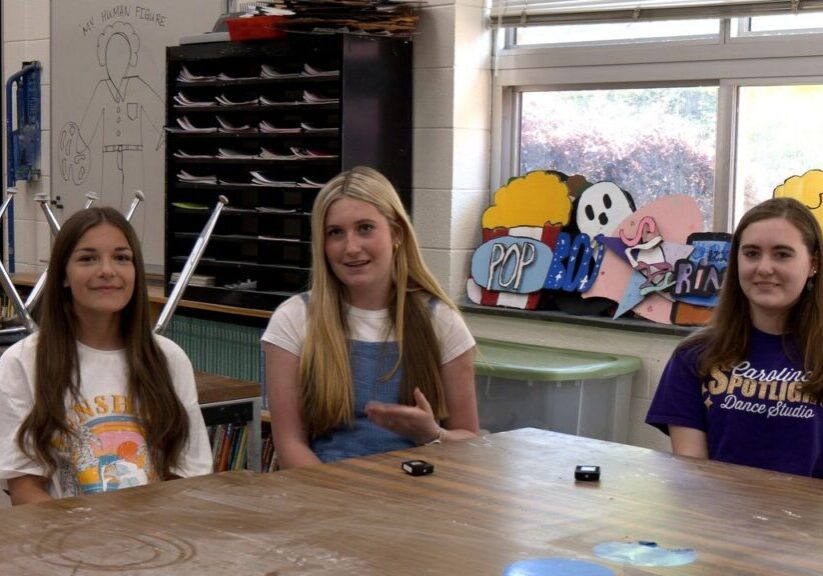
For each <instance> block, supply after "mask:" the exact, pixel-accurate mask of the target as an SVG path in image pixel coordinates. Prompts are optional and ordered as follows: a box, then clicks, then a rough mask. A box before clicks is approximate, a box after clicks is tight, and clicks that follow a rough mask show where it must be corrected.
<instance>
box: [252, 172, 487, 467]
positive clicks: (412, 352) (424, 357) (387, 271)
mask: <svg viewBox="0 0 823 576" xmlns="http://www.w3.org/2000/svg"><path fill="white" fill-rule="evenodd" d="M262 340H263V348H264V350H265V352H266V383H267V386H268V394H269V406H270V408H271V413H272V429H273V433H274V442H275V448H276V453H277V460H278V464H279V466H280V467H281V468H291V467H296V466H306V465H309V464H315V463H318V462H329V461H332V460H338V459H341V458H348V457H353V456H363V455H366V454H373V453H377V452H386V451H389V450H398V449H401V448H408V447H411V446H415V445H419V444H426V443H431V442H441V441H453V440H459V439H462V438H468V437H471V436H474V435H475V434H476V433H477V431H478V423H477V404H476V400H475V389H474V363H473V359H474V356H473V354H474V339H473V338H472V337H471V334H470V333H469V331H468V329H467V328H466V325H465V323H464V322H463V320H462V318H461V317H460V314H459V313H458V311H457V309H456V307H455V305H454V304H453V303H452V301H451V300H450V299H449V297H448V296H447V295H446V294H445V293H444V292H443V290H442V289H441V288H440V286H438V284H437V281H436V280H435V279H434V277H433V276H432V274H431V272H429V270H428V268H427V267H426V265H425V263H424V262H423V258H422V256H421V254H420V249H419V247H418V244H417V239H416V237H415V233H414V229H413V228H412V226H411V222H410V221H409V217H408V215H407V214H406V211H405V209H404V208H403V205H402V203H401V202H400V198H399V197H398V195H397V192H396V191H395V189H394V187H393V186H392V185H391V183H390V182H389V181H388V180H387V179H386V178H385V177H384V176H383V175H382V174H380V173H379V172H377V171H376V170H373V169H371V168H367V167H362V166H361V167H356V168H353V169H351V170H348V171H346V172H343V173H341V174H339V175H338V176H336V177H335V178H333V179H332V180H331V181H330V182H329V183H328V184H326V186H325V187H324V188H323V190H321V191H320V193H319V195H318V196H317V199H316V200H315V203H314V208H313V210H312V282H311V292H310V293H305V294H301V295H297V296H294V297H292V298H290V299H289V300H287V301H286V302H284V303H283V304H281V305H280V306H279V307H278V308H277V310H275V312H274V314H273V316H272V318H271V321H270V322H269V325H268V327H267V329H266V332H265V333H264V335H263V338H262Z"/></svg>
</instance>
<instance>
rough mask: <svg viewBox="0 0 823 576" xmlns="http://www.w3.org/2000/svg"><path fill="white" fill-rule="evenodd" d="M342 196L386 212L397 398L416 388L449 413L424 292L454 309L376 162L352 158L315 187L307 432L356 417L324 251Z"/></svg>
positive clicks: (340, 290) (338, 306)
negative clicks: (391, 249)
mask: <svg viewBox="0 0 823 576" xmlns="http://www.w3.org/2000/svg"><path fill="white" fill-rule="evenodd" d="M341 198H352V199H355V200H360V201H363V202H367V203H369V204H371V205H372V206H374V207H375V208H377V210H378V211H379V212H380V213H381V214H382V215H383V216H384V217H385V218H386V220H388V222H389V225H390V226H391V227H392V229H393V231H394V233H395V237H396V238H397V239H398V240H399V242H400V243H399V245H398V246H397V247H396V248H397V249H396V251H395V255H394V262H393V269H392V280H393V289H392V293H391V294H390V296H389V315H390V318H391V321H392V324H393V327H394V329H395V333H396V337H397V345H398V348H399V351H400V360H399V362H398V364H397V365H396V366H395V367H394V369H393V370H392V372H390V373H389V374H387V375H386V376H390V375H391V373H393V372H394V370H397V369H401V370H402V380H401V386H400V401H401V402H402V403H404V404H414V388H415V387H417V388H420V390H421V392H423V394H424V395H425V396H426V398H427V399H428V401H429V402H430V403H431V406H432V410H433V411H434V415H435V418H437V419H444V418H446V417H447V416H448V414H447V410H446V400H445V395H444V393H443V383H442V382H441V379H440V350H439V347H438V345H437V338H436V337H435V333H434V327H433V326H432V322H431V317H430V311H429V300H430V299H431V298H432V297H434V298H437V299H439V300H441V301H442V302H444V303H445V304H446V305H448V306H450V307H451V308H453V309H455V310H456V309H457V308H456V306H455V305H454V303H453V302H452V301H451V299H450V298H449V297H448V296H447V295H446V293H445V292H444V291H443V289H442V288H440V286H439V285H438V284H437V280H435V278H434V275H433V274H432V273H431V272H430V271H429V269H428V267H427V266H426V264H425V262H424V261H423V257H422V255H421V253H420V247H419V245H418V243H417V237H416V235H415V233H414V228H412V225H411V220H410V219H409V216H408V214H407V213H406V210H405V208H404V207H403V203H402V202H401V201H400V197H399V196H398V195H397V191H396V190H395V189H394V186H392V184H391V182H389V180H388V179H387V178H386V177H385V176H383V175H382V174H380V172H378V171H377V170H374V169H372V168H368V167H365V166H358V167H355V168H352V169H351V170H348V171H345V172H342V173H341V174H339V175H337V176H336V177H334V178H333V179H332V180H331V181H329V182H328V183H327V184H326V186H325V187H324V188H323V189H322V190H321V191H320V193H319V194H318V196H317V199H316V200H315V202H314V207H313V209H312V224H311V226H312V277H311V299H310V301H309V306H308V328H307V331H306V339H305V344H304V347H303V352H302V354H301V356H300V384H301V396H302V412H303V414H302V415H303V420H304V422H305V423H306V426H307V429H308V432H309V435H310V436H312V437H314V436H318V435H322V434H324V433H326V432H328V431H330V430H332V429H334V428H335V427H337V426H340V425H350V424H351V422H352V419H353V417H354V387H353V384H352V377H351V366H350V364H349V355H348V352H349V351H348V345H347V333H348V326H347V323H346V312H345V303H346V288H345V286H344V285H343V283H342V282H340V280H338V278H337V276H335V274H334V272H333V271H332V269H331V267H330V266H329V264H328V262H327V261H326V253H325V233H324V230H325V223H326V214H327V212H328V210H329V207H330V206H331V205H332V204H333V203H334V202H336V201H337V200H340V199H341Z"/></svg>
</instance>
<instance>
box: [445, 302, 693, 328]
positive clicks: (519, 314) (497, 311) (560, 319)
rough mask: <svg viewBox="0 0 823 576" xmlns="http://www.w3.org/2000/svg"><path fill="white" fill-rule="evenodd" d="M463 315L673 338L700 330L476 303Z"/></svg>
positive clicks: (465, 304)
mask: <svg viewBox="0 0 823 576" xmlns="http://www.w3.org/2000/svg"><path fill="white" fill-rule="evenodd" d="M458 305H459V307H460V310H461V312H463V313H470V314H484V315H488V316H503V317H506V318H520V319H523V320H535V321H540V322H557V323H560V324H574V325H577V326H589V327H592V328H608V329H610V330H627V331H630V332H642V333H645V334H665V335H669V336H688V335H689V334H691V333H692V332H694V331H695V330H696V329H697V328H696V327H692V326H675V325H672V324H655V323H653V322H649V321H648V320H641V319H636V318H618V319H616V320H615V319H612V318H604V317H600V316H572V315H570V314H565V313H563V312H558V311H554V310H518V309H516V308H503V307H501V306H481V305H478V304H474V303H472V302H467V301H463V302H460V303H459V304H458Z"/></svg>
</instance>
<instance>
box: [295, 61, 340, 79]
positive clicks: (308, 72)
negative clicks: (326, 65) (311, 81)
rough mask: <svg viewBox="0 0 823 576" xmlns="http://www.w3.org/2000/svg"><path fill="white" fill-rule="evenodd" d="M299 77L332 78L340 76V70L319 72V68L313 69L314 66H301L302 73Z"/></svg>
mask: <svg viewBox="0 0 823 576" xmlns="http://www.w3.org/2000/svg"><path fill="white" fill-rule="evenodd" d="M300 75H301V76H323V77H329V78H334V77H337V76H340V70H320V69H319V68H315V67H314V66H309V65H308V64H303V72H301V73H300Z"/></svg>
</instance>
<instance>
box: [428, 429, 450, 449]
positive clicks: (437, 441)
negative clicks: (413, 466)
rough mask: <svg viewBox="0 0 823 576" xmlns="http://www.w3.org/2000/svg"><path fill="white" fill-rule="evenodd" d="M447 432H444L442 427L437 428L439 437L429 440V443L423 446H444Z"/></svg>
mask: <svg viewBox="0 0 823 576" xmlns="http://www.w3.org/2000/svg"><path fill="white" fill-rule="evenodd" d="M445 435H446V431H445V430H443V428H441V427H440V426H438V427H437V436H435V437H434V438H432V439H431V440H429V441H428V442H423V446H432V445H434V444H442V443H443V440H445Z"/></svg>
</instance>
